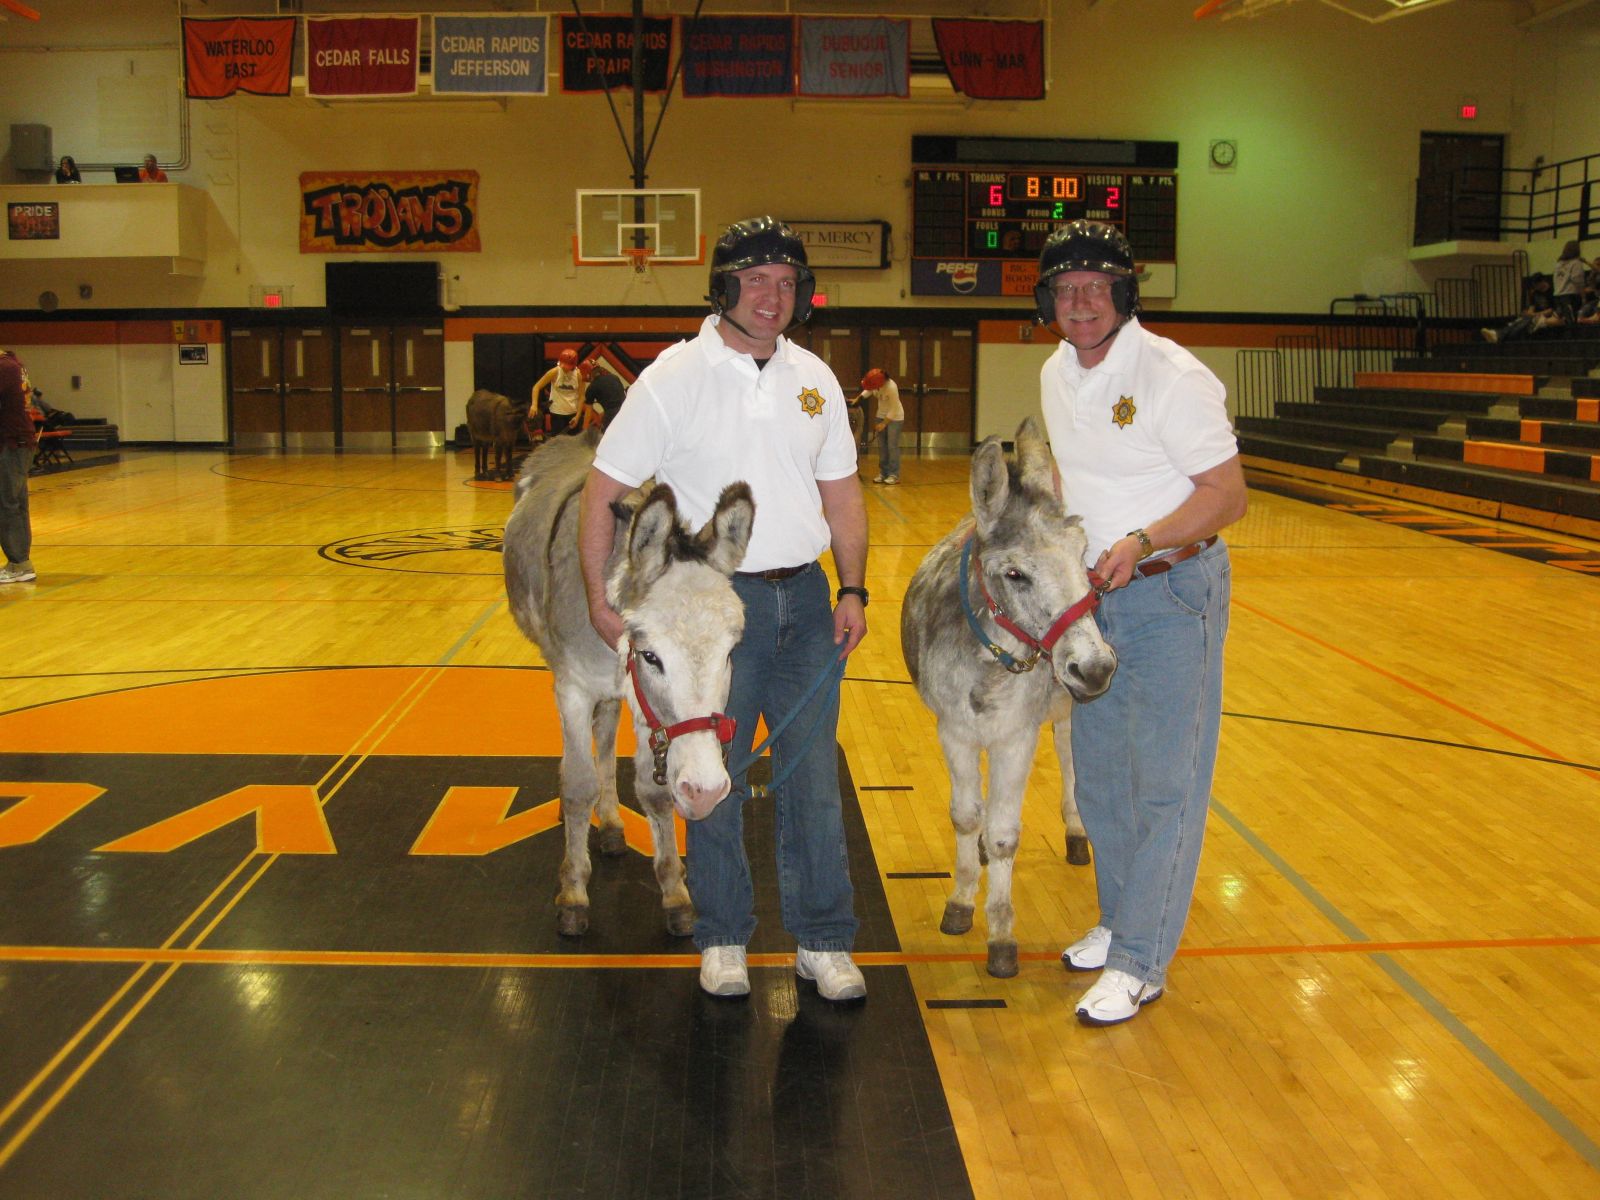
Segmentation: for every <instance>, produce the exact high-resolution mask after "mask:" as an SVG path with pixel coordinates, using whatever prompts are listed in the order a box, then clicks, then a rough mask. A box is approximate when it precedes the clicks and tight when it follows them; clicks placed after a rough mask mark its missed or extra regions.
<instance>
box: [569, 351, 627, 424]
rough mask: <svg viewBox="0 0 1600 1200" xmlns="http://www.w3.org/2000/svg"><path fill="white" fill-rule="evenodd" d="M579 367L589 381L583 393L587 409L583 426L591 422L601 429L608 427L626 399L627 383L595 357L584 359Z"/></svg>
mask: <svg viewBox="0 0 1600 1200" xmlns="http://www.w3.org/2000/svg"><path fill="white" fill-rule="evenodd" d="M580 369H581V370H583V372H584V378H585V379H587V380H588V381H589V386H588V387H587V388H585V389H584V393H583V402H584V407H585V408H586V409H587V410H588V415H587V416H586V418H585V426H586V427H587V426H588V425H591V424H593V425H598V426H600V428H602V429H606V428H609V427H610V425H611V422H612V421H615V420H616V419H617V411H618V410H619V409H620V408H621V407H622V402H623V401H624V400H625V399H627V396H628V385H627V384H625V383H623V382H622V377H621V376H619V375H618V374H617V373H616V372H615V371H613V370H611V369H610V368H609V367H606V366H605V365H604V364H602V363H601V362H599V361H598V360H597V359H594V358H590V359H588V360H586V361H585V362H584V364H583V367H582V368H580Z"/></svg>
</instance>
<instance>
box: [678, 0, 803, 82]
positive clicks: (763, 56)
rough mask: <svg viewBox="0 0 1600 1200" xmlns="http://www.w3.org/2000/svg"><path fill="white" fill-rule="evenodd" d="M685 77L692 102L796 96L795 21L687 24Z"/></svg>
mask: <svg viewBox="0 0 1600 1200" xmlns="http://www.w3.org/2000/svg"><path fill="white" fill-rule="evenodd" d="M682 78H683V94H684V95H685V96H687V97H690V98H695V97H699V96H792V95H794V18H793V17H701V18H700V19H699V20H698V21H693V22H691V21H688V20H685V21H684V23H683V68H682Z"/></svg>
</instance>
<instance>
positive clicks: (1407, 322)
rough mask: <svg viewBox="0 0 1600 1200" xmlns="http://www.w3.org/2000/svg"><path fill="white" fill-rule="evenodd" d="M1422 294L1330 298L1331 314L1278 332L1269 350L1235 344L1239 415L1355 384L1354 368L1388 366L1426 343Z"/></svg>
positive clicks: (1269, 411)
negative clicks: (1309, 326) (1306, 327)
mask: <svg viewBox="0 0 1600 1200" xmlns="http://www.w3.org/2000/svg"><path fill="white" fill-rule="evenodd" d="M1426 308H1427V304H1426V303H1425V300H1424V297H1423V296H1422V295H1420V294H1417V295H1396V296H1384V297H1370V296H1352V297H1346V298H1343V299H1339V300H1335V301H1334V302H1333V303H1332V304H1331V305H1330V306H1329V312H1330V315H1331V316H1332V317H1334V318H1335V319H1334V320H1332V321H1330V322H1329V323H1327V324H1325V325H1319V326H1318V327H1317V328H1316V329H1315V330H1314V331H1313V332H1311V333H1290V334H1282V335H1280V336H1279V337H1278V338H1276V339H1275V340H1274V346H1273V349H1271V350H1240V351H1239V352H1238V355H1237V357H1236V360H1235V378H1236V382H1235V395H1234V404H1235V408H1236V411H1237V412H1238V415H1239V416H1241V417H1263V418H1270V417H1274V416H1276V415H1277V412H1278V405H1280V404H1305V403H1309V402H1310V401H1312V400H1313V399H1315V397H1316V389H1317V388H1319V387H1354V386H1355V377H1356V373H1357V372H1361V371H1389V370H1393V369H1394V362H1395V359H1396V358H1401V357H1406V356H1412V355H1416V354H1418V353H1420V352H1422V349H1421V348H1424V347H1425V346H1426V339H1427V336H1428V320H1427V317H1426V315H1425V309H1426Z"/></svg>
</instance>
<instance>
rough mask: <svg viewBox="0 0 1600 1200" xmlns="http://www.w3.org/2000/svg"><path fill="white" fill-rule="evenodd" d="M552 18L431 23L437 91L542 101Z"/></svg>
mask: <svg viewBox="0 0 1600 1200" xmlns="http://www.w3.org/2000/svg"><path fill="white" fill-rule="evenodd" d="M549 33H550V18H549V17H545V16H506V17H446V16H436V17H434V18H433V91H434V94H435V95H438V94H440V93H443V92H471V93H473V94H474V95H484V94H488V95H495V96H543V95H545V94H546V91H547V89H548V84H547V82H546V78H547V74H546V67H545V64H546V63H547V62H548V61H549V58H548V54H547V49H548V43H549Z"/></svg>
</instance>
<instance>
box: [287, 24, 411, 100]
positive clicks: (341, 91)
mask: <svg viewBox="0 0 1600 1200" xmlns="http://www.w3.org/2000/svg"><path fill="white" fill-rule="evenodd" d="M421 37H422V18H421V17H307V18H306V95H308V96H322V97H327V98H332V99H337V98H338V97H341V96H346V97H349V96H414V95H416V94H417V57H418V47H419V46H420V45H421Z"/></svg>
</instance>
